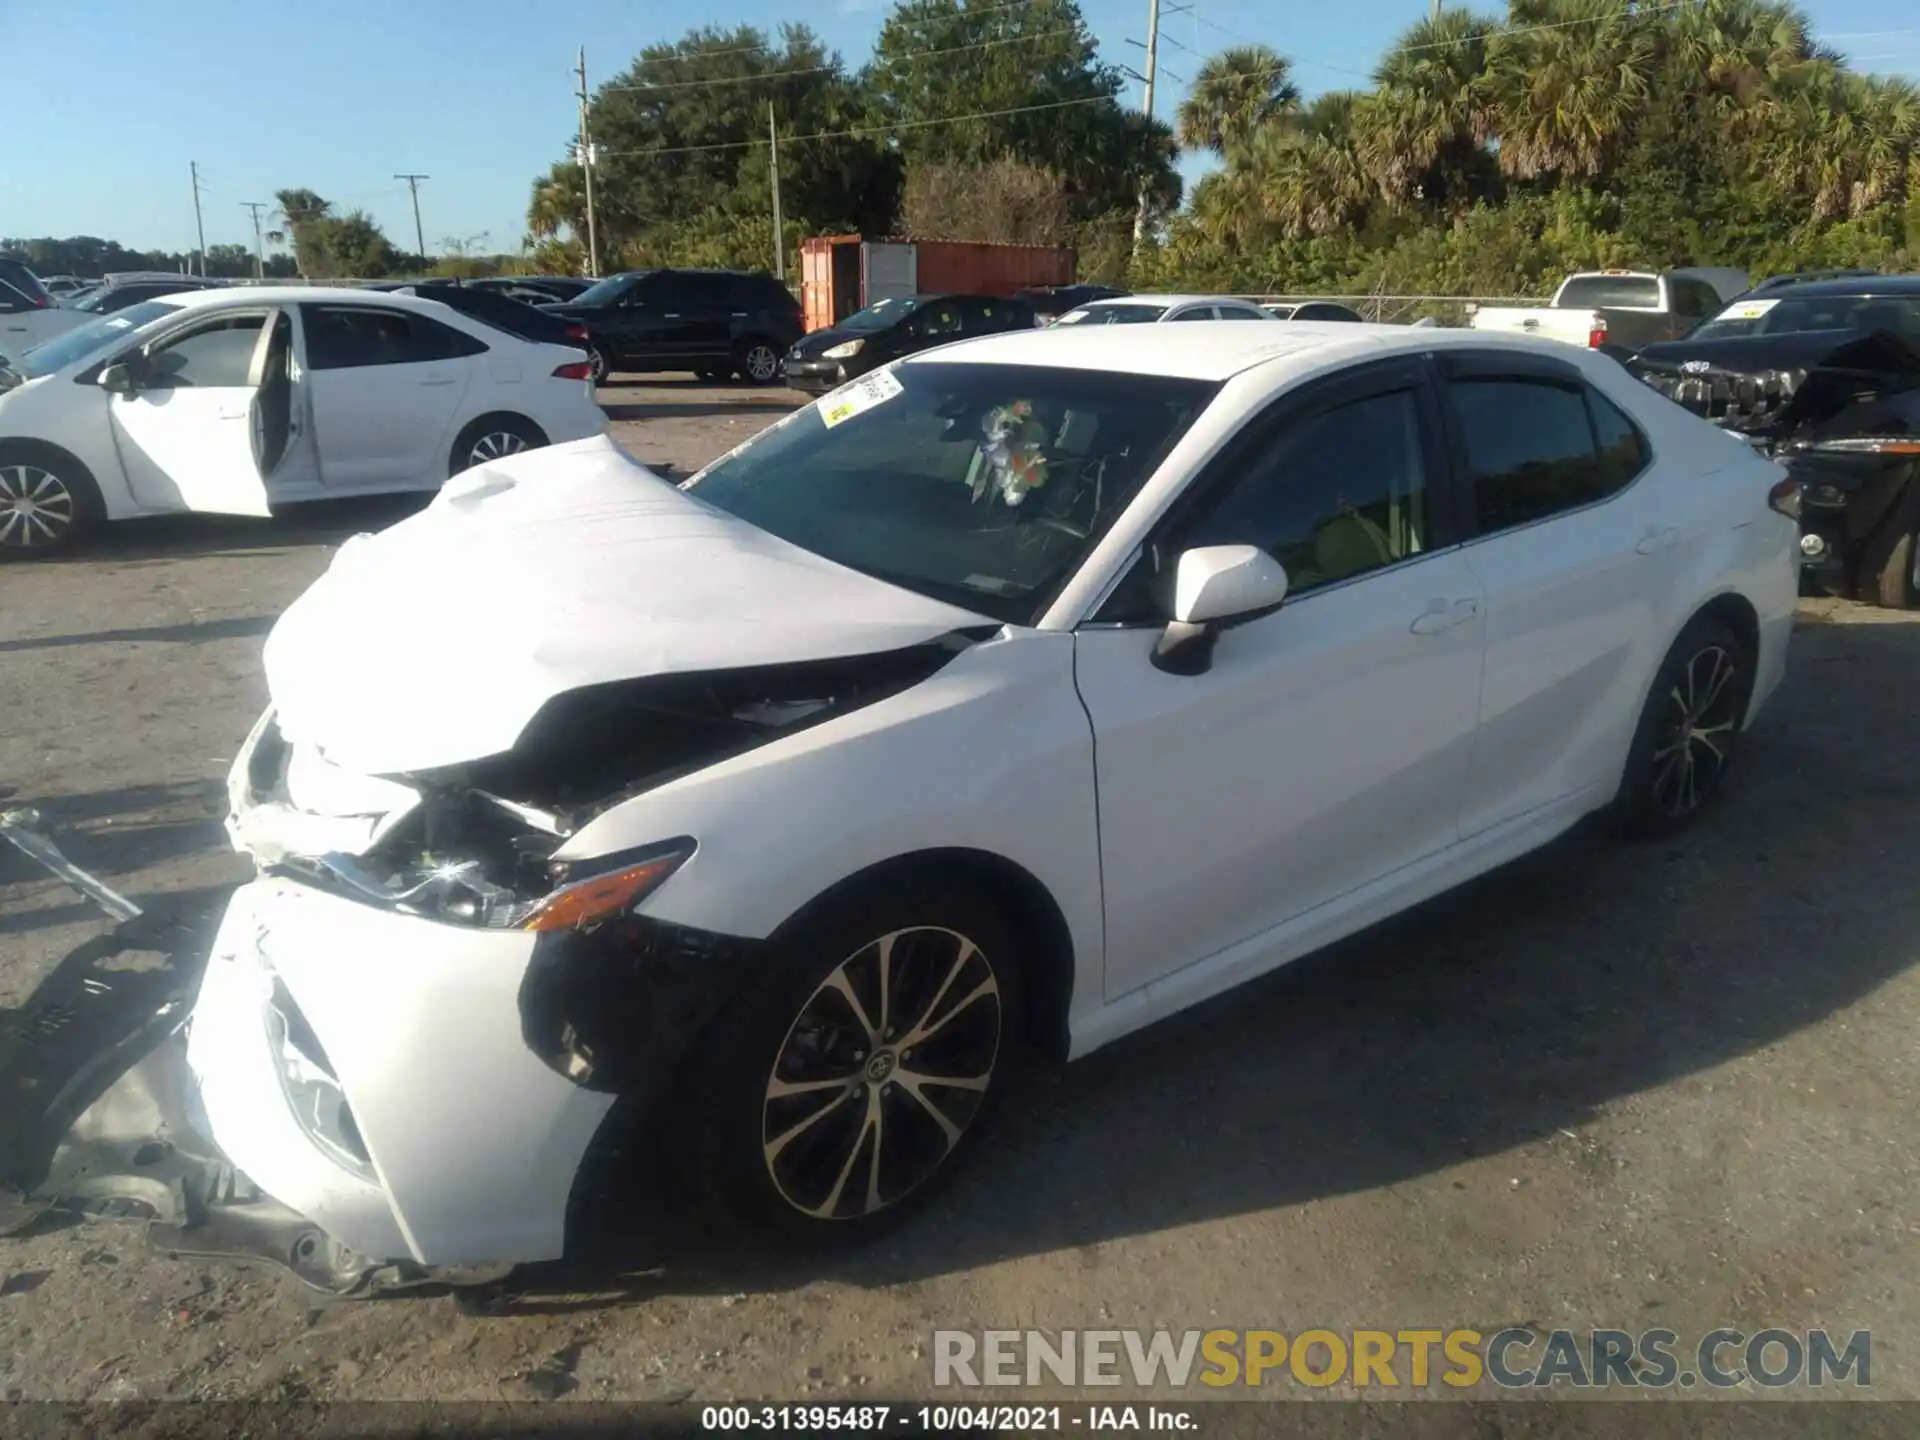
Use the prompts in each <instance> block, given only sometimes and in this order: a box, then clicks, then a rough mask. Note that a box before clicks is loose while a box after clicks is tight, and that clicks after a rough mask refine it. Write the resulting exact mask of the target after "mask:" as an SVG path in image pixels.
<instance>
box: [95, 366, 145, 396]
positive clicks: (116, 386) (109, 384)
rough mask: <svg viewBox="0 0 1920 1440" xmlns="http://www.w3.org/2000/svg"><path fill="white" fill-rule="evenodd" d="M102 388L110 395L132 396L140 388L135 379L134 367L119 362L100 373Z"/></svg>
mask: <svg viewBox="0 0 1920 1440" xmlns="http://www.w3.org/2000/svg"><path fill="white" fill-rule="evenodd" d="M100 388H101V389H102V390H104V391H106V392H107V393H108V394H109V395H131V394H133V392H134V391H135V390H137V389H139V388H140V387H139V384H138V382H136V380H135V379H134V374H133V366H131V365H130V364H128V363H127V362H126V361H124V360H117V361H115V362H114V363H113V364H111V365H109V366H107V368H106V369H104V370H102V371H101V372H100Z"/></svg>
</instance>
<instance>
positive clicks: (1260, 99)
mask: <svg viewBox="0 0 1920 1440" xmlns="http://www.w3.org/2000/svg"><path fill="white" fill-rule="evenodd" d="M1292 70H1293V65H1292V62H1291V61H1289V60H1288V59H1287V57H1286V56H1284V55H1282V54H1281V53H1280V52H1279V51H1277V50H1275V49H1273V48H1271V47H1270V46H1266V45H1239V46H1235V47H1234V48H1233V49H1231V50H1223V51H1222V52H1221V53H1220V54H1218V55H1215V56H1213V57H1211V58H1210V59H1208V60H1207V61H1205V62H1204V63H1203V64H1202V65H1201V66H1200V69H1199V70H1198V71H1197V72H1196V73H1195V75H1194V77H1193V84H1192V87H1191V88H1190V89H1189V90H1188V92H1187V98H1186V99H1184V100H1182V101H1181V102H1180V107H1179V109H1178V110H1176V111H1175V112H1174V122H1173V128H1174V134H1175V135H1176V136H1177V137H1178V138H1179V141H1180V146H1181V148H1182V149H1184V150H1210V151H1212V152H1213V153H1214V154H1215V155H1219V156H1223V157H1224V156H1225V155H1227V154H1228V153H1230V152H1238V151H1239V150H1241V149H1242V148H1244V147H1245V146H1246V145H1247V143H1248V142H1249V141H1251V140H1252V138H1253V134H1254V132H1255V131H1256V130H1259V129H1261V128H1262V127H1264V126H1266V125H1269V124H1271V123H1273V122H1274V121H1275V120H1277V119H1280V118H1281V117H1283V116H1285V115H1286V114H1288V113H1289V112H1291V111H1292V110H1293V109H1295V108H1296V107H1297V106H1298V105H1299V103H1300V87H1299V86H1297V85H1295V84H1294V83H1293V80H1292V78H1291V77H1292Z"/></svg>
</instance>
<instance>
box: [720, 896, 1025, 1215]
mask: <svg viewBox="0 0 1920 1440" xmlns="http://www.w3.org/2000/svg"><path fill="white" fill-rule="evenodd" d="M791 923H792V929H791V931H790V932H789V931H785V930H783V931H782V932H781V933H780V934H778V935H776V936H775V937H774V939H773V940H772V941H771V942H769V955H768V959H769V961H770V969H769V971H768V972H767V973H763V974H761V975H759V976H758V977H756V979H755V980H754V981H752V982H748V983H743V984H742V985H741V986H740V989H739V991H738V992H737V993H736V995H735V997H734V999H733V1001H732V1002H731V1008H730V1011H729V1013H727V1014H726V1015H724V1016H723V1018H722V1020H721V1022H720V1024H719V1025H718V1026H717V1027H716V1028H715V1031H714V1032H713V1033H712V1034H711V1035H710V1036H709V1040H710V1042H711V1043H709V1044H707V1045H706V1046H705V1047H704V1048H705V1049H706V1051H707V1054H708V1056H709V1057H710V1059H709V1061H708V1062H707V1068H706V1070H705V1073H704V1074H703V1075H699V1076H697V1077H692V1078H694V1079H695V1083H696V1085H697V1087H698V1088H697V1090H696V1091H695V1093H696V1094H698V1095H700V1096H702V1097H704V1100H705V1103H702V1104H701V1105H699V1106H698V1107H697V1113H696V1112H690V1118H691V1121H692V1124H693V1125H694V1126H697V1134H694V1135H692V1136H691V1137H690V1139H691V1148H692V1149H693V1151H694V1153H695V1156H696V1161H697V1169H696V1174H697V1175H698V1176H699V1179H700V1184H701V1188H702V1189H703V1190H704V1191H705V1194H706V1198H707V1200H708V1201H709V1203H710V1205H711V1206H712V1208H714V1209H717V1210H718V1211H719V1212H720V1213H721V1214H723V1215H724V1216H726V1217H727V1218H729V1219H731V1220H732V1221H733V1222H734V1224H735V1225H736V1227H738V1228H740V1229H742V1230H744V1231H746V1232H747V1233H748V1234H749V1235H753V1236H757V1237H759V1238H761V1239H774V1240H778V1241H782V1242H784V1243H785V1244H786V1245H787V1246H789V1247H801V1248H808V1249H817V1248H822V1247H829V1248H830V1247H838V1246H841V1245H846V1244H858V1243H861V1242H863V1241H865V1240H867V1239H870V1238H871V1237H873V1236H874V1235H876V1234H879V1233H881V1232H883V1231H885V1230H888V1229H890V1228H892V1227H893V1226H894V1225H895V1224H897V1223H899V1222H900V1221H901V1220H902V1219H904V1218H905V1217H906V1216H908V1215H910V1214H911V1213H912V1212H913V1211H914V1210H916V1209H917V1208H918V1207H919V1206H921V1205H922V1204H925V1203H926V1202H927V1201H928V1200H929V1199H931V1198H932V1196H933V1195H934V1194H935V1193H937V1191H938V1190H939V1188H940V1187H941V1186H942V1185H944V1184H945V1183H947V1182H948V1181H949V1180H951V1178H952V1177H953V1175H954V1173H955V1172H956V1171H957V1169H958V1167H959V1162H960V1161H961V1160H962V1159H963V1158H964V1156H965V1154H966V1153H967V1152H968V1151H970V1150H971V1149H972V1147H973V1144H974V1142H975V1138H976V1137H977V1136H978V1135H979V1133H980V1132H981V1130H982V1129H983V1128H984V1127H985V1125H986V1123H987V1122H988V1120H989V1119H990V1117H991V1114H992V1112H993V1111H994V1110H995V1109H997V1108H998V1105H999V1102H1000V1101H1001V1099H1002V1097H1003V1096H1004V1095H1005V1094H1006V1092H1007V1091H1008V1090H1009V1089H1010V1088H1012V1084H1013V1082H1014V1081H1015V1080H1016V1079H1017V1077H1018V1072H1019V1070H1020V1069H1021V1068H1022V1063H1023V1060H1024V1056H1025V1044H1024V1041H1023V1040H1022V1038H1021V1037H1022V1036H1023V1035H1024V1027H1023V1001H1024V990H1023V988H1022V986H1021V983H1020V972H1019V968H1018V956H1017V953H1016V949H1015V937H1014V932H1013V928H1012V926H1011V925H1010V924H1009V923H1008V921H1007V919H1006V917H1005V915H1004V913H1003V912H1002V910H1001V909H1000V907H999V906H998V905H997V904H996V903H995V902H994V901H993V899H992V898H991V897H990V896H989V895H987V894H986V893H984V892H983V891H981V890H980V889H979V888H978V887H976V886H974V885H972V884H970V883H968V882H967V881H966V880H965V879H964V878H959V879H956V880H954V881H951V882H946V883H926V882H923V883H918V884H907V885H903V886H900V887H898V888H897V889H887V890H880V889H874V890H868V891H862V892H859V893H856V894H852V895H848V896H845V897H842V898H839V899H837V900H835V901H832V902H829V904H828V905H827V906H826V907H825V908H824V909H822V910H820V911H819V912H817V913H815V914H812V915H806V916H803V917H801V919H800V920H799V921H797V922H791ZM882 965H885V966H886V967H887V971H886V973H887V977H888V978H887V989H886V992H885V994H884V997H883V995H882V992H881V990H880V983H881V982H880V976H881V967H882ZM855 996H857V997H858V1007H857V1008H856V1006H855V1004H853V1003H851V997H855ZM933 1077H947V1078H948V1079H949V1080H951V1081H955V1082H959V1081H964V1082H965V1083H964V1084H962V1083H942V1081H941V1080H939V1079H935V1078H933Z"/></svg>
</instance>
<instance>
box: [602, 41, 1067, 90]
mask: <svg viewBox="0 0 1920 1440" xmlns="http://www.w3.org/2000/svg"><path fill="white" fill-rule="evenodd" d="M1076 33H1078V32H1077V30H1076V27H1074V26H1072V25H1062V26H1061V27H1060V28H1059V29H1058V30H1039V31H1035V32H1034V33H1033V34H1031V35H1009V36H1006V37H1004V38H1002V39H999V40H978V41H975V42H974V43H973V44H971V45H948V46H946V47H945V48H944V49H940V50H913V51H909V52H908V53H907V54H905V55H893V56H888V57H885V58H876V60H875V61H874V63H875V64H876V65H880V66H890V65H896V64H899V63H900V62H901V61H905V60H925V59H929V58H930V57H932V56H936V55H959V54H962V53H963V52H965V51H968V50H991V49H992V48H993V47H994V46H996V45H1031V44H1032V43H1033V42H1034V41H1036V40H1052V39H1055V38H1057V37H1058V36H1061V35H1073V34H1076ZM714 53H716V52H714V51H707V52H706V54H714ZM677 58H684V59H687V60H701V59H704V58H706V56H705V54H703V55H689V56H685V57H677ZM839 68H840V67H839V66H838V65H807V66H804V67H802V68H801V69H798V70H767V71H763V72H762V73H761V74H758V75H714V76H709V77H708V78H706V79H702V80H663V81H661V82H660V83H659V84H657V85H602V86H601V87H600V93H601V94H603V95H604V94H607V93H609V92H631V91H647V90H693V89H697V88H700V87H703V86H708V85H752V84H754V83H756V82H758V81H761V80H784V79H786V78H787V77H788V76H790V75H824V74H826V73H827V72H829V71H832V70H838V69H839Z"/></svg>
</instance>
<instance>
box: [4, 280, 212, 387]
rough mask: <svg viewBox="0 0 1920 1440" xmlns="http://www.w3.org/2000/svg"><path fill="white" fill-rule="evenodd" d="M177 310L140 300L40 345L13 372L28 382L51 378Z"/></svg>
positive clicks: (164, 302)
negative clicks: (42, 376) (48, 376)
mask: <svg viewBox="0 0 1920 1440" xmlns="http://www.w3.org/2000/svg"><path fill="white" fill-rule="evenodd" d="M179 308H180V307H179V306H178V305H170V304H168V303H167V302H166V301H165V300H143V301H141V302H140V303H139V304H138V305H129V306H127V308H126V309H124V310H122V311H120V312H119V314H117V315H103V316H101V317H100V318H99V319H98V320H89V321H88V322H87V323H86V324H85V325H81V326H77V327H76V328H74V329H72V330H69V331H67V333H66V334H64V335H56V336H54V337H53V339H51V340H46V341H42V342H41V343H40V344H38V345H36V346H34V347H33V348H32V349H31V350H29V351H27V352H26V353H25V354H23V355H22V356H21V357H20V359H19V361H18V362H17V363H16V364H15V367H14V368H15V369H17V370H19V371H20V373H21V374H23V375H25V376H26V377H27V378H28V379H29V380H32V379H35V378H36V377H38V376H41V375H51V374H53V372H54V371H56V370H64V369H66V368H67V366H69V365H72V364H75V363H77V362H79V361H81V360H84V359H86V358H87V357H88V356H89V355H91V354H93V352H94V351H96V350H105V349H107V348H108V347H109V346H111V345H113V344H115V343H116V342H118V341H121V340H125V339H128V338H129V337H130V336H131V335H132V334H133V332H134V331H135V330H138V329H139V328H140V327H141V326H142V325H145V324H148V323H149V322H151V321H154V320H158V319H159V318H160V317H161V316H163V315H171V314H172V313H173V312H174V311H175V310H178V309H179Z"/></svg>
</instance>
